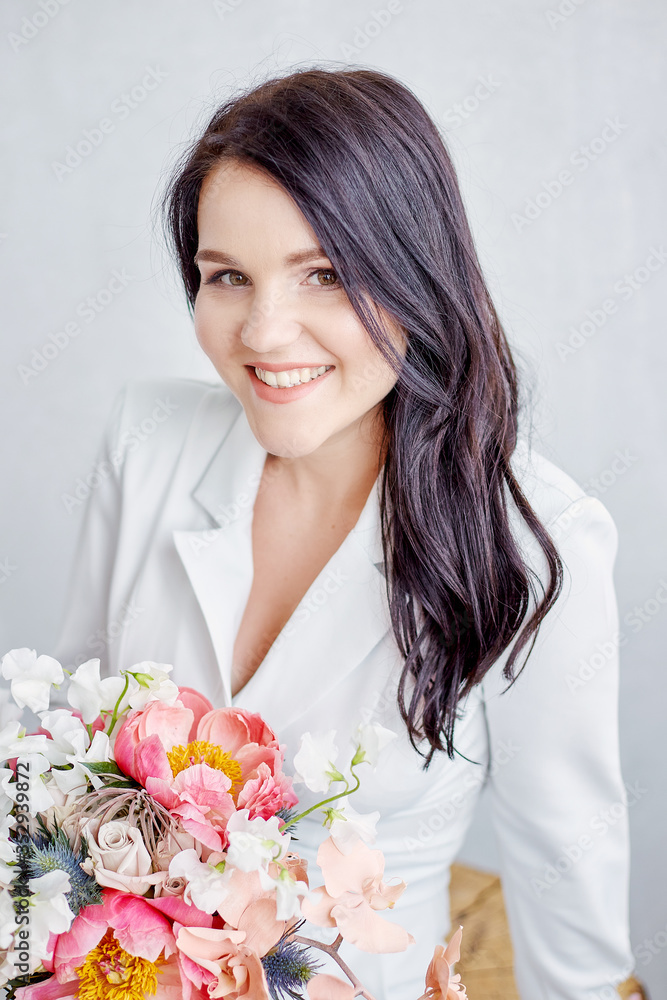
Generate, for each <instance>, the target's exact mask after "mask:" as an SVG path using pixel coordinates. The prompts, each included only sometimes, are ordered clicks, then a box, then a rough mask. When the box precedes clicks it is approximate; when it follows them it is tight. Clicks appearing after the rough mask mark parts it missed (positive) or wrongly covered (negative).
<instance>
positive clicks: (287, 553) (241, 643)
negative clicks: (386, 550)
mask: <svg viewBox="0 0 667 1000" xmlns="http://www.w3.org/2000/svg"><path fill="white" fill-rule="evenodd" d="M358 513H359V512H358V511H349V510H348V511H343V512H338V513H336V514H334V513H333V512H331V511H322V509H321V508H320V509H318V508H317V507H316V506H314V505H311V504H309V503H308V502H307V501H306V500H304V501H302V502H301V503H296V502H295V501H294V497H290V496H289V495H288V494H287V493H286V492H285V491H281V490H280V489H277V488H273V489H269V488H267V489H265V490H260V492H259V493H258V495H257V499H256V501H255V507H254V511H253V519H252V554H253V578H252V584H251V588H250V592H249V595H248V599H247V602H246V605H245V609H244V612H243V616H242V618H241V622H240V625H239V629H238V632H237V634H236V638H235V641H234V649H233V655H232V673H231V684H232V694H233V695H235V694H237V693H238V692H239V691H240V690H241V688H242V687H243V686H244V685H245V684H246V683H247V682H248V681H249V680H250V678H251V677H252V676H253V675H254V673H255V672H256V671H257V669H258V667H259V666H260V665H261V663H262V661H263V660H264V658H265V656H266V655H267V653H268V651H269V649H270V648H271V646H272V645H273V643H274V642H275V640H276V639H277V637H278V636H279V635H280V633H281V631H282V629H283V628H284V626H285V624H286V623H287V621H288V620H289V618H290V617H291V615H292V614H293V612H294V611H295V609H296V608H297V607H298V605H299V603H300V602H301V600H302V598H303V597H304V595H305V594H306V592H307V591H308V589H309V587H310V586H311V585H312V583H313V581H314V580H315V579H316V578H317V577H318V575H319V574H320V573H321V572H322V570H323V569H324V568H325V566H326V565H327V563H329V561H330V560H331V559H332V557H333V556H334V554H335V553H336V552H337V551H338V549H339V548H340V546H341V545H342V543H343V541H344V540H345V538H346V536H347V535H348V533H349V532H350V530H351V528H352V527H353V525H354V521H355V520H356V517H357V516H358Z"/></svg>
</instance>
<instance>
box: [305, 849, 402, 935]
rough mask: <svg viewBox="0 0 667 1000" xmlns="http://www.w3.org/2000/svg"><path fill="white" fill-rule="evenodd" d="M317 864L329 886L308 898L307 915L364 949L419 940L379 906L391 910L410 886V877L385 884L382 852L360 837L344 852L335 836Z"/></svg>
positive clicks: (318, 856) (319, 855)
mask: <svg viewBox="0 0 667 1000" xmlns="http://www.w3.org/2000/svg"><path fill="white" fill-rule="evenodd" d="M317 863H318V865H319V866H320V868H321V869H322V872H323V874H324V885H323V886H320V888H318V889H315V890H314V893H315V894H317V896H318V897H319V898H318V900H317V901H316V902H315V903H313V902H311V901H310V900H308V899H304V900H303V902H302V904H301V910H302V912H303V915H304V917H305V918H306V919H307V920H310V921H311V922H312V923H314V924H317V925H318V926H320V927H337V928H338V930H339V932H340V933H341V934H342V936H343V937H344V938H345V940H346V941H349V942H350V943H351V944H353V945H355V946H356V947H357V948H360V949H361V950H362V951H370V952H376V953H377V952H383V953H384V952H396V951H405V949H406V948H407V947H408V945H409V944H413V943H414V938H413V936H412V934H408V932H407V931H406V930H404V929H403V928H402V927H400V926H399V925H398V924H394V923H390V922H389V921H387V920H384V919H383V918H382V917H381V916H380V915H379V913H378V912H377V911H378V910H385V909H391V908H392V907H393V906H394V904H395V902H396V900H397V899H398V898H399V897H400V896H401V894H402V893H403V891H404V889H405V882H399V884H398V885H394V886H391V885H386V884H385V883H384V882H383V881H382V876H383V874H384V856H383V854H382V851H372V850H371V849H370V848H368V847H366V845H365V844H364V843H363V842H362V841H361V840H360V841H359V842H358V843H357V845H356V846H355V847H354V848H353V849H352V850H351V851H350V852H349V853H348V854H343V853H342V851H340V850H339V849H338V848H337V847H336V845H335V843H334V842H333V840H332V839H331V837H328V838H327V839H326V840H325V841H324V842H323V843H322V844H320V847H319V850H318V852H317Z"/></svg>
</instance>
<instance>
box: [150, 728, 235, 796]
mask: <svg viewBox="0 0 667 1000" xmlns="http://www.w3.org/2000/svg"><path fill="white" fill-rule="evenodd" d="M167 759H168V760H169V764H170V766H171V771H172V774H173V775H174V777H176V775H177V774H180V773H181V771H185V769H186V768H188V767H192V766H193V765H194V764H208V766H209V767H212V768H214V769H215V770H216V771H222V773H223V774H226V775H227V777H228V778H229V780H230V781H231V783H232V787H231V788H230V791H233V790H234V786H235V785H240V784H241V765H240V764H239V762H238V761H237V760H234V758H233V757H232V755H231V754H229V753H227V752H226V751H225V750H223V749H222V747H217V746H214V744H213V743H206V742H205V741H203V740H195V741H194V742H193V743H188V745H187V746H186V747H184V746H178V747H172V749H171V750H169V751H168V753H167Z"/></svg>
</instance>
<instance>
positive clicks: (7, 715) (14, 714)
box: [0, 684, 23, 729]
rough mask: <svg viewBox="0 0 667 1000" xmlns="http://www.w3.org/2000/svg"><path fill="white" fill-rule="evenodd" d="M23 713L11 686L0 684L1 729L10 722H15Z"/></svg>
mask: <svg viewBox="0 0 667 1000" xmlns="http://www.w3.org/2000/svg"><path fill="white" fill-rule="evenodd" d="M22 715H23V709H22V708H19V707H18V705H17V704H16V702H15V701H13V700H12V695H11V692H10V690H9V688H8V687H7V686H6V685H5V684H0V729H3V728H4V727H5V726H6V725H7V723H8V722H14V720H15V719H20V718H21V716H22Z"/></svg>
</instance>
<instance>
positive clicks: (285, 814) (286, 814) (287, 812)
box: [276, 806, 299, 840]
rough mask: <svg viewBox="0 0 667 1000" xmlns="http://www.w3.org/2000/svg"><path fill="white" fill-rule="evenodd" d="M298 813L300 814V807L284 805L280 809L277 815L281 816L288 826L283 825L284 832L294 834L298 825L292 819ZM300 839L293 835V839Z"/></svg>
mask: <svg viewBox="0 0 667 1000" xmlns="http://www.w3.org/2000/svg"><path fill="white" fill-rule="evenodd" d="M298 814H299V811H298V809H290V808H288V807H287V806H283V807H282V809H279V810H278V812H277V813H276V816H279V817H280V818H281V820H282V821H283V823H286V824H287V826H284V827H283V829H282V833H292V834H293V832H294V830H296V825H295V824H294V823H293V822H292V820H294V819H296V817H297V816H298ZM298 839H299V838H298V837H295V836H292V840H298Z"/></svg>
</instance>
